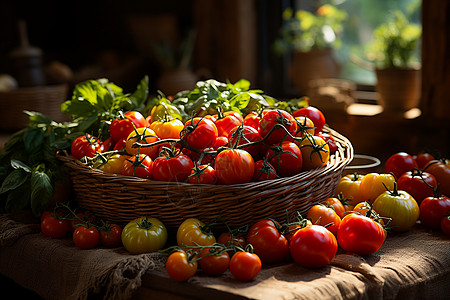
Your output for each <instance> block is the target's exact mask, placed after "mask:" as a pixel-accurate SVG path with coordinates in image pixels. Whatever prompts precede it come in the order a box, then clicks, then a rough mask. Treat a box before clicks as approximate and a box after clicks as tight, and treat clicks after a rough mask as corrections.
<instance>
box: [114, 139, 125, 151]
mask: <svg viewBox="0 0 450 300" xmlns="http://www.w3.org/2000/svg"><path fill="white" fill-rule="evenodd" d="M126 145H127V139H126V138H124V139H121V140H120V141H117V142H116V144H115V145H114V148H113V150H118V151H119V150H122V149H124V148H125V146H126Z"/></svg>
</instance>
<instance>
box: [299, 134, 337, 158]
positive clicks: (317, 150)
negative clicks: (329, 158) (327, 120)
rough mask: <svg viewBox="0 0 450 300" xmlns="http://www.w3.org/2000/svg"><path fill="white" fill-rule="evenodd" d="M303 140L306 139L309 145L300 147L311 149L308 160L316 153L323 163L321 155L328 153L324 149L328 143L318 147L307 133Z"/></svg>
mask: <svg viewBox="0 0 450 300" xmlns="http://www.w3.org/2000/svg"><path fill="white" fill-rule="evenodd" d="M305 138H306V139H308V141H309V144H306V145H302V147H311V148H312V150H311V153H310V154H309V157H310V159H312V157H313V154H314V153H317V154H318V156H319V158H320V161H321V162H322V163H323V162H324V159H323V157H322V153H329V152H330V151H329V150H327V149H326V148H325V146H327V145H328V143H325V144H321V145H318V144H317V143H316V141H315V140H314V139H313V138H312V135H311V134H309V133H306V135H305Z"/></svg>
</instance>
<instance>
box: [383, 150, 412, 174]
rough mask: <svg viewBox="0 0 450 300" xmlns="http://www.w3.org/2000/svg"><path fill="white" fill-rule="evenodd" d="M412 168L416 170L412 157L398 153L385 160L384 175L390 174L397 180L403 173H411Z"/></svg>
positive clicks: (404, 153)
mask: <svg viewBox="0 0 450 300" xmlns="http://www.w3.org/2000/svg"><path fill="white" fill-rule="evenodd" d="M414 168H416V169H417V168H418V166H417V163H416V160H415V159H414V157H412V155H410V154H408V153H406V152H398V153H395V154H393V155H391V156H390V157H389V158H388V159H387V161H386V163H385V165H384V172H385V173H386V174H389V173H392V174H394V176H395V178H396V179H398V178H400V176H402V175H403V173H406V172H408V171H411V170H412V169H414Z"/></svg>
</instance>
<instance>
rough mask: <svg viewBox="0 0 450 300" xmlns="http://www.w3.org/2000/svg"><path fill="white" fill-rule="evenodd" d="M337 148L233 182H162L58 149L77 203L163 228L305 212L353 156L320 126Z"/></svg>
mask: <svg viewBox="0 0 450 300" xmlns="http://www.w3.org/2000/svg"><path fill="white" fill-rule="evenodd" d="M324 131H327V132H329V133H330V134H331V135H332V136H333V137H334V138H335V140H336V141H337V142H338V150H337V151H336V154H335V155H332V156H331V158H330V161H329V162H328V164H327V165H326V166H325V167H323V168H318V169H315V170H311V171H306V172H301V173H299V174H297V175H295V176H291V177H283V178H278V179H272V180H265V181H260V182H251V183H245V184H236V185H202V184H190V183H178V182H161V181H155V180H147V179H140V178H136V177H129V176H122V175H117V174H108V173H105V172H103V171H100V170H97V169H93V168H90V167H87V166H85V165H84V164H83V163H81V162H80V161H79V160H76V159H74V158H73V157H72V156H67V155H66V156H65V155H59V159H60V160H61V161H63V162H64V164H65V166H67V167H68V169H69V172H70V176H71V179H72V183H73V188H74V191H75V193H76V199H77V202H78V205H79V206H80V207H81V208H82V209H85V210H88V211H91V212H93V213H94V214H95V215H96V216H98V217H100V218H102V219H104V220H107V221H110V222H116V223H119V224H126V223H127V222H129V221H131V220H133V219H134V218H136V217H139V216H144V215H148V216H151V217H156V218H159V219H160V220H161V221H162V222H163V223H164V224H165V226H166V227H167V228H168V229H175V228H177V227H178V226H179V225H180V224H181V222H182V221H183V220H184V219H185V218H189V217H193V218H199V219H200V220H202V221H203V222H205V223H208V222H211V221H215V220H216V219H217V218H221V219H222V220H223V221H225V222H226V223H227V224H228V225H229V226H232V227H233V226H241V225H245V224H249V225H250V224H252V223H255V222H256V221H258V220H260V219H262V218H265V217H271V218H274V219H276V220H279V221H284V219H285V216H286V210H287V211H288V212H289V213H291V212H294V211H299V212H300V213H301V214H302V215H304V216H306V212H307V211H308V209H309V208H310V207H311V206H312V205H314V204H317V203H319V202H320V201H322V200H324V199H326V198H328V197H330V196H332V195H333V193H334V191H335V189H336V186H337V184H338V182H339V180H340V178H341V177H342V171H343V169H344V168H345V166H347V165H348V164H349V163H350V161H351V160H352V159H353V147H352V145H351V143H350V141H349V140H348V139H347V138H345V137H344V136H342V135H340V134H339V133H337V132H336V131H334V130H332V129H330V128H329V127H325V128H324Z"/></svg>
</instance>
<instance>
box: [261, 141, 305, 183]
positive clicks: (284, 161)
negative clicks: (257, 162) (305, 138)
mask: <svg viewBox="0 0 450 300" xmlns="http://www.w3.org/2000/svg"><path fill="white" fill-rule="evenodd" d="M265 159H266V160H267V161H268V162H269V163H270V164H271V165H272V166H273V167H274V168H275V170H276V172H277V175H278V176H280V177H288V176H293V175H296V174H298V173H300V171H301V170H302V167H303V162H304V159H303V155H302V152H301V150H300V148H299V147H298V146H297V145H296V144H295V143H294V142H289V141H284V142H283V143H281V145H279V146H276V145H274V147H272V148H271V149H269V150H268V151H267V153H266V155H265Z"/></svg>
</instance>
